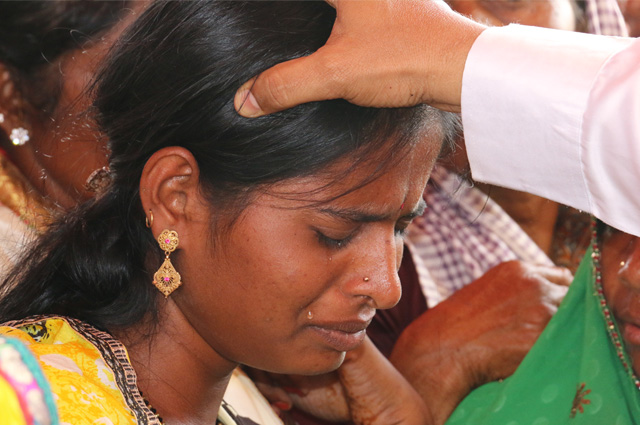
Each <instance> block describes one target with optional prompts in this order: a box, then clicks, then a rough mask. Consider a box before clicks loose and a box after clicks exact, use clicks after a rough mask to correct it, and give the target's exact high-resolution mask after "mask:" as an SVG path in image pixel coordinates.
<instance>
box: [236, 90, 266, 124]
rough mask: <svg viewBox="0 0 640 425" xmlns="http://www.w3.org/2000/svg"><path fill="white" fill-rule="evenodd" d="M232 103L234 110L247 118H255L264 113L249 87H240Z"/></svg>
mask: <svg viewBox="0 0 640 425" xmlns="http://www.w3.org/2000/svg"><path fill="white" fill-rule="evenodd" d="M233 105H234V107H235V108H236V111H237V112H238V113H239V114H240V115H242V116H243V117H247V118H255V117H260V116H262V115H264V112H262V109H261V108H260V105H258V101H257V100H256V98H255V96H254V95H253V93H251V91H250V90H249V89H240V90H238V92H237V93H236V97H235V98H234V99H233Z"/></svg>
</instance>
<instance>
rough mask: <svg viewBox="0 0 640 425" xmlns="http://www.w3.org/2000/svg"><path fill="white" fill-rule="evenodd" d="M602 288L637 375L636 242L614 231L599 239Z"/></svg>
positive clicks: (639, 252)
mask: <svg viewBox="0 0 640 425" xmlns="http://www.w3.org/2000/svg"><path fill="white" fill-rule="evenodd" d="M602 285H603V289H604V293H605V297H606V299H607V302H608V303H609V306H610V308H611V311H612V312H613V315H614V316H615V318H616V321H617V322H618V324H619V326H620V332H621V334H622V335H621V336H622V338H623V339H624V343H625V347H626V349H627V352H628V353H629V356H630V357H631V361H632V362H633V369H634V371H635V372H636V374H638V373H640V239H639V238H637V237H635V236H631V235H629V234H627V233H624V232H621V231H618V230H611V229H610V230H606V231H605V232H604V234H603V238H602Z"/></svg>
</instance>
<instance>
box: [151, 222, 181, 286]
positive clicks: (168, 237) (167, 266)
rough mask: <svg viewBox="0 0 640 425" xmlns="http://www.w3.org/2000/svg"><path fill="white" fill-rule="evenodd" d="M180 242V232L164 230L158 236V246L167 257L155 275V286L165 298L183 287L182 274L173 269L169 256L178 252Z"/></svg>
mask: <svg viewBox="0 0 640 425" xmlns="http://www.w3.org/2000/svg"><path fill="white" fill-rule="evenodd" d="M178 242H179V241H178V232H176V231H175V230H167V229H164V230H163V231H162V233H160V236H158V245H160V249H161V250H163V251H164V255H165V257H164V262H163V263H162V265H161V266H160V268H159V269H158V271H157V272H155V274H154V275H153V284H154V285H155V286H156V288H158V290H159V291H160V292H162V293H163V294H164V297H165V298H167V297H168V296H169V295H170V294H171V293H172V292H173V291H175V290H176V289H178V287H179V286H180V285H182V281H181V280H180V273H178V272H177V271H176V269H175V268H173V264H171V260H170V259H169V254H171V253H172V252H173V251H175V250H176V248H177V247H178Z"/></svg>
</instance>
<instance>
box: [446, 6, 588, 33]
mask: <svg viewBox="0 0 640 425" xmlns="http://www.w3.org/2000/svg"><path fill="white" fill-rule="evenodd" d="M448 3H449V4H450V5H451V7H452V8H453V9H455V10H456V11H458V12H460V13H462V14H463V15H468V16H470V17H472V18H473V19H475V20H477V21H479V22H482V23H486V24H489V25H492V26H502V25H507V24H510V23H519V24H522V25H532V26H536V27H545V28H555V29H562V30H568V31H574V30H575V26H576V16H575V12H574V10H573V6H572V4H571V1H570V0H449V1H448Z"/></svg>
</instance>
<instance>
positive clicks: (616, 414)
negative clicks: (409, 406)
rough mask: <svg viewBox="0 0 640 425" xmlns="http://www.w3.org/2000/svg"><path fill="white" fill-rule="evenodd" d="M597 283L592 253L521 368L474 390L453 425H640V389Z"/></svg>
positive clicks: (456, 413) (577, 273)
mask: <svg viewBox="0 0 640 425" xmlns="http://www.w3.org/2000/svg"><path fill="white" fill-rule="evenodd" d="M594 281H595V278H594V267H593V263H592V261H591V250H589V251H588V252H587V254H586V255H585V257H584V259H583V260H582V263H581V265H580V267H579V269H578V271H577V272H576V276H575V279H574V281H573V283H572V285H571V288H570V290H569V292H568V294H567V296H566V297H565V299H564V301H563V303H562V305H561V306H560V308H559V309H558V312H557V313H556V315H555V316H554V317H553V318H552V319H551V321H550V322H549V324H548V326H547V327H546V329H545V330H544V332H543V333H542V335H541V336H540V338H539V339H538V341H537V342H536V344H535V345H534V346H533V348H532V349H531V351H530V352H529V354H528V355H527V356H526V357H525V359H524V361H523V362H522V364H521V365H520V367H519V368H518V369H517V370H516V372H515V373H514V374H513V375H512V376H511V377H510V378H508V379H505V380H504V381H503V382H493V383H490V384H487V385H484V386H482V387H479V388H477V389H476V390H474V391H473V392H472V393H471V394H469V395H468V396H467V397H466V398H465V399H464V400H463V401H462V403H461V404H460V405H459V406H458V408H457V409H456V410H455V411H454V412H453V414H452V415H451V417H450V418H449V420H448V421H447V425H462V424H464V425H556V424H576V425H578V424H594V425H595V424H597V425H631V424H640V391H639V390H638V389H637V388H636V386H635V384H634V383H633V381H632V377H631V376H630V374H629V373H628V372H627V371H626V370H625V368H624V367H623V364H622V361H621V360H620V359H619V358H618V355H617V354H616V350H615V348H614V345H613V342H612V340H611V337H610V335H609V333H608V332H607V328H606V322H605V319H604V314H603V312H602V307H601V306H600V301H599V299H598V297H597V296H596V292H595V284H594V283H595V282H594ZM626 361H627V362H629V360H628V359H626ZM629 364H631V363H629Z"/></svg>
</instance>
